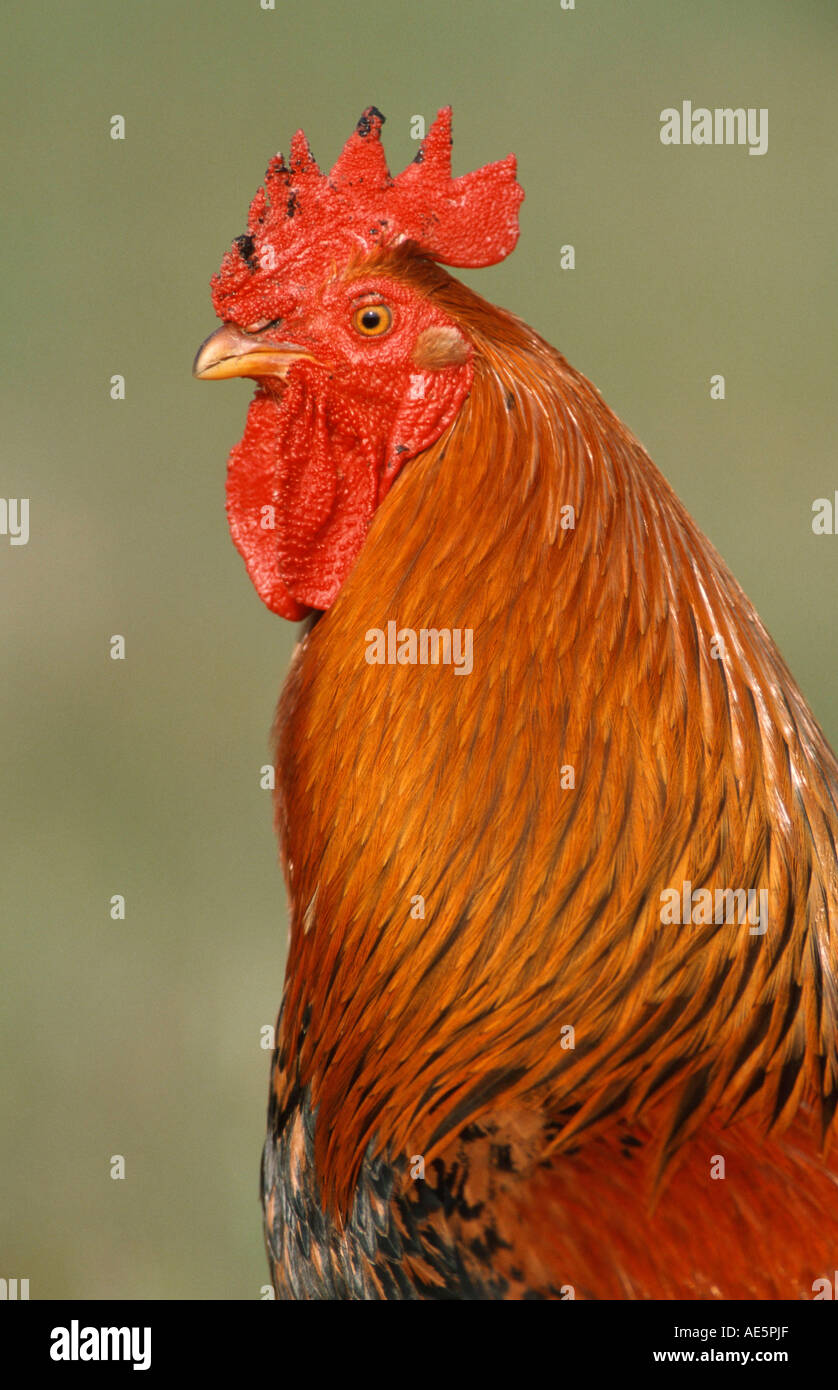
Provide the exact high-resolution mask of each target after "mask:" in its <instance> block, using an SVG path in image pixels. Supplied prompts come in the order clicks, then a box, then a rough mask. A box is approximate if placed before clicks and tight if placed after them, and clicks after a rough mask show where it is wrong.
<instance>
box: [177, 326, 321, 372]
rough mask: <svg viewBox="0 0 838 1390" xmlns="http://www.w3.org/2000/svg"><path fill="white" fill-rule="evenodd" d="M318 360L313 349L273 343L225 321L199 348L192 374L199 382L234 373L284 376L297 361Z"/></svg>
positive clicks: (293, 344) (292, 344)
mask: <svg viewBox="0 0 838 1390" xmlns="http://www.w3.org/2000/svg"><path fill="white" fill-rule="evenodd" d="M304 360H305V361H309V362H314V361H316V358H314V357H312V355H311V353H310V352H306V351H305V349H304V348H301V347H298V346H297V345H296V344H295V343H269V342H268V340H267V338H260V337H259V335H258V334H256V333H242V332H241V330H240V329H238V328H234V327H233V325H232V324H230V323H225V324H224V326H223V328H219V329H217V330H216V332H215V333H211V334H210V336H209V337H208V338H207V340H206V342H203V343H202V344H201V346H200V347H199V348H198V353H197V356H196V358H195V361H194V362H193V364H192V375H193V376H194V377H197V378H198V380H199V381H221V380H223V379H224V378H226V377H233V376H252V377H260V376H279V377H284V376H285V374H286V372H287V371H288V368H289V367H290V366H291V365H292V363H294V362H300V361H304Z"/></svg>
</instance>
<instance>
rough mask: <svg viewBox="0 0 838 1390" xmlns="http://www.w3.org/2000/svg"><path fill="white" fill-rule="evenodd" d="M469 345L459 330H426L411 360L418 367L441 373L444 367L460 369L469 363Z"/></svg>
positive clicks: (421, 335) (415, 347)
mask: <svg viewBox="0 0 838 1390" xmlns="http://www.w3.org/2000/svg"><path fill="white" fill-rule="evenodd" d="M469 352H470V348H469V344H468V342H467V341H466V339H465V338H464V337H463V335H462V333H461V332H460V331H459V329H457V328H453V327H451V328H446V327H445V326H444V325H442V324H440V326H439V327H437V328H425V329H423V331H422V332H421V333H420V334H419V337H418V338H417V339H416V343H415V344H414V348H413V352H412V353H411V358H412V360H413V361H414V362H415V364H416V366H417V367H425V368H427V369H428V370H429V371H439V370H440V369H441V368H442V367H459V366H461V365H462V363H463V362H467V361H468V357H469Z"/></svg>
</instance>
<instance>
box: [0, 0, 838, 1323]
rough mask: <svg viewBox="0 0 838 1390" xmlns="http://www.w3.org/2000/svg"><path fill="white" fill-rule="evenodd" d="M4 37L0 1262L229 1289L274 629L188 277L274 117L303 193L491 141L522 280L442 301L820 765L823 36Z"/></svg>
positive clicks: (579, 12) (826, 328)
mask: <svg viewBox="0 0 838 1390" xmlns="http://www.w3.org/2000/svg"><path fill="white" fill-rule="evenodd" d="M2 22H3V28H4V29H5V30H6V38H5V41H4V47H5V49H6V58H5V63H6V65H7V73H6V78H5V81H4V95H3V101H4V108H5V109H4V111H3V130H4V136H5V138H4V142H3V143H4V146H5V150H4V154H3V162H4V165H5V169H4V174H5V178H4V186H5V189H6V192H5V197H4V208H3V217H4V221H5V228H4V232H3V243H2V246H3V260H4V263H5V276H4V279H5V285H4V289H5V299H6V309H5V321H4V327H5V339H6V351H5V353H4V356H3V369H2V377H0V389H1V390H2V398H3V420H4V424H3V467H2V478H1V479H0V481H2V487H0V492H2V494H3V495H5V496H7V497H29V498H30V499H31V518H30V526H31V537H30V541H29V544H28V545H27V546H20V547H10V546H9V544H8V542H7V540H6V539H5V538H3V537H0V579H1V580H2V605H1V606H0V624H1V625H2V656H3V681H2V689H0V700H2V708H3V719H4V724H3V729H4V735H3V739H2V760H3V769H2V787H3V793H4V796H3V802H4V812H5V828H4V834H3V840H2V844H3V857H2V890H1V891H2V924H3V941H4V950H3V966H2V990H3V1007H2V1017H1V1018H0V1028H2V1056H3V1067H2V1091H3V1107H2V1116H1V1117H0V1128H1V1129H2V1136H1V1137H0V1145H2V1150H1V1151H0V1159H1V1165H0V1178H1V1179H2V1186H1V1187H0V1190H2V1214H1V1216H2V1226H1V1227H0V1276H3V1277H6V1278H10V1277H17V1278H29V1280H30V1295H31V1297H32V1298H46V1297H57V1298H68V1297H83V1298H101V1297H116V1298H136V1297H150V1298H258V1297H259V1296H260V1289H261V1287H262V1285H264V1284H265V1283H266V1282H267V1271H266V1265H265V1261H264V1256H263V1252H262V1244H261V1229H260V1220H261V1217H260V1210H259V1206H258V1200H257V1184H258V1167H259V1155H260V1150H261V1144H262V1135H263V1130H264V1111H265V1101H266V1093H267V1081H268V1054H267V1053H266V1052H264V1051H262V1050H261V1048H260V1028H261V1027H262V1026H263V1025H265V1024H271V1023H273V1021H274V1018H275V1014H276V1010H277V1006H278V1002H279V998H280V991H281V985H282V970H283V950H284V933H285V913H284V894H283V887H282V882H281V877H280V874H279V870H278V868H277V864H276V851H275V847H274V840H273V834H272V827H271V811H270V798H269V794H268V793H267V792H264V791H262V790H260V788H259V768H260V766H261V765H262V763H264V762H265V761H266V759H267V757H268V731H269V727H270V723H271V718H272V714H273V708H274V704H275V701H276V696H277V691H278V689H279V685H280V682H281V680H282V677H283V673H284V671H285V669H286V666H287V663H288V659H289V655H290V652H291V648H292V643H293V641H294V634H295V629H294V628H293V627H292V626H291V625H290V624H285V623H283V622H282V621H281V620H279V619H278V618H275V617H273V616H272V615H271V614H270V613H269V612H268V611H267V609H265V608H263V607H262V605H261V604H260V602H259V600H258V598H257V597H256V594H255V592H254V590H253V589H252V588H251V586H250V582H249V581H248V579H247V577H246V575H245V571H244V567H243V565H242V563H241V561H240V560H239V558H238V556H237V555H236V554H235V552H234V550H233V547H232V545H231V543H230V541H229V537H228V534H227V527H226V521H225V515H224V469H225V459H226V455H227V451H228V449H229V448H230V446H231V445H232V444H233V443H234V442H235V441H236V440H237V439H238V437H239V436H240V434H241V432H242V429H243V425H244V419H245V413H246V407H247V403H248V400H249V398H250V394H251V389H252V388H251V385H250V383H227V384H224V385H212V386H207V385H205V384H199V383H196V382H193V381H192V380H191V378H190V366H191V362H192V357H193V354H194V352H195V349H196V348H197V346H198V344H199V342H200V341H201V340H202V339H203V338H204V337H205V336H206V334H207V333H208V332H209V331H210V330H211V328H212V327H213V323H214V319H213V315H212V309H211V305H210V300H209V292H208V280H209V277H210V275H211V274H212V272H213V271H214V270H215V269H216V268H217V266H218V263H219V261H220V259H221V255H222V253H223V252H224V251H225V250H226V248H227V246H228V245H229V242H230V240H231V238H232V237H233V236H235V235H237V234H238V233H239V232H241V231H242V230H243V229H244V226H245V216H246V211H247V206H248V202H249V200H250V198H251V196H252V194H253V193H254V192H255V190H256V188H257V186H258V184H259V181H260V179H261V177H262V174H263V171H264V168H265V165H266V163H267V160H268V158H269V156H270V155H271V154H272V153H274V151H275V150H276V149H278V148H283V149H285V150H286V151H287V148H288V144H289V140H290V136H291V134H292V133H293V131H294V130H295V129H296V128H297V127H298V126H301V125H302V126H304V127H305V130H306V132H307V134H308V136H309V139H310V141H311V144H312V147H313V149H314V152H315V154H316V155H317V157H318V158H319V160H320V161H321V163H322V164H325V165H327V166H328V165H330V164H331V163H332V161H333V160H334V159H335V158H336V156H337V154H338V152H339V150H340V147H341V145H342V143H343V141H344V139H345V138H346V137H347V136H348V135H349V133H350V132H351V130H352V128H353V125H354V123H355V121H356V119H357V117H358V115H359V114H360V112H361V110H362V109H363V108H364V107H365V106H366V105H368V104H369V103H371V102H372V103H374V104H375V105H377V106H378V107H379V108H380V109H381V110H382V111H384V113H385V115H386V116H387V118H388V121H387V125H386V127H385V131H384V135H385V142H386V147H387V151H388V155H389V158H390V163H391V167H392V168H393V170H394V172H395V171H397V170H399V169H401V168H402V167H403V166H404V165H405V164H406V163H407V162H408V161H409V160H410V159H411V158H412V156H413V154H414V153H415V148H416V147H415V144H414V143H413V142H412V141H411V139H410V118H411V117H412V116H413V115H416V114H422V115H424V116H425V118H426V119H427V120H429V119H430V118H432V117H433V115H434V114H435V113H436V111H437V109H438V107H440V106H442V105H444V104H446V103H449V102H450V103H451V104H452V105H453V108H454V119H455V126H454V129H455V141H454V159H455V172H456V173H462V172H465V171H466V170H469V169H472V168H474V167H476V166H477V165H480V164H482V163H484V162H486V161H488V160H492V159H496V158H499V157H501V156H503V155H505V154H507V153H508V152H509V151H510V150H513V151H514V152H515V153H516V154H517V156H518V160H519V175H520V179H521V182H522V183H523V185H524V187H525V189H526V192H527V199H526V202H525V203H524V206H523V210H522V236H521V240H520V242H519V245H518V249H517V250H516V252H515V254H514V255H513V256H512V257H511V259H510V260H509V261H508V262H506V263H505V264H504V265H501V266H498V267H495V268H493V269H490V270H485V271H478V272H474V273H471V274H469V273H467V274H464V276H463V278H464V279H467V280H468V281H469V283H471V284H473V285H474V286H475V288H478V289H479V290H480V291H481V293H483V294H484V295H486V296H487V297H489V298H491V299H494V300H495V301H497V302H498V303H500V304H503V305H505V306H506V307H508V308H510V309H512V310H514V311H515V312H516V313H518V314H520V315H521V316H522V317H524V318H525V319H527V320H529V321H530V322H531V323H532V324H533V325H534V326H535V327H536V328H537V329H538V330H539V331H540V332H541V333H543V334H544V335H545V336H546V337H547V338H549V339H550V340H551V341H553V342H554V343H555V344H556V345H557V346H558V347H559V348H561V350H562V351H563V352H564V353H565V354H566V355H567V356H568V357H569V358H570V360H571V361H572V362H573V363H574V364H575V365H576V366H577V367H579V368H581V369H582V370H583V371H584V372H585V373H586V374H587V375H588V376H589V377H590V378H591V379H592V380H593V381H594V382H595V383H596V384H597V386H598V387H599V388H600V390H601V391H602V392H603V394H604V395H605V397H606V399H607V400H608V401H609V403H610V404H611V405H612V406H613V407H614V408H615V409H616V410H617V411H618V413H619V414H620V415H621V416H622V417H623V419H624V420H625V421H626V423H627V424H628V425H629V426H630V427H631V428H632V429H633V430H634V431H635V433H636V434H637V435H638V436H639V438H640V439H641V440H642V441H643V443H644V444H645V445H646V446H647V448H648V449H649V451H650V452H651V454H652V456H653V458H654V459H655V461H656V462H657V464H658V466H659V467H660V468H661V469H662V471H663V472H664V473H665V474H666V476H667V477H668V478H669V479H670V480H671V481H672V483H673V484H674V486H675V488H676V490H677V491H678V492H679V493H680V495H681V497H682V498H683V499H684V501H685V502H686V503H687V505H688V507H689V508H690V510H691V511H692V512H693V514H694V515H695V517H696V518H697V520H698V521H699V523H700V524H701V525H702V526H703V528H704V529H705V531H706V532H707V533H708V534H709V536H710V537H711V539H712V540H713V541H714V542H715V544H716V545H717V547H718V548H719V549H720V550H721V552H722V554H723V555H724V556H725V557H726V558H727V560H728V561H729V563H730V564H731V566H732V568H733V570H734V572H735V574H736V575H737V577H738V578H739V580H740V581H741V583H742V584H743V585H744V587H745V589H746V590H747V592H748V593H749V594H750V596H751V597H752V599H753V600H754V602H755V603H756V605H757V608H758V609H759V611H760V613H761V615H762V617H763V619H764V620H765V622H766V624H767V626H768V627H769V629H770V631H771V632H772V633H773V635H774V637H775V638H776V640H777V642H778V643H779V646H780V648H781V650H782V651H783V653H784V655H785V656H786V659H787V660H788V662H789V664H790V666H791V667H792V670H793V671H794V672H795V675H796V676H797V679H798V681H799V682H800V684H801V686H802V688H803V690H804V692H805V693H806V695H807V696H808V698H809V699H810V701H811V704H812V706H813V708H814V711H815V714H816V716H817V717H818V718H819V720H820V721H821V723H822V724H823V726H824V728H825V730H826V733H827V736H828V737H829V738H830V740H831V742H832V743H833V745H834V746H835V745H838V679H836V665H838V663H836V659H835V653H836V651H838V601H836V599H837V597H838V594H837V592H836V577H838V536H836V537H826V536H823V537H815V536H813V534H812V530H811V515H812V514H811V505H812V501H813V499H814V498H816V497H822V496H827V497H832V495H833V493H834V491H835V489H836V488H838V466H836V460H835V446H834V440H835V433H836V420H835V413H836V412H835V400H836V390H835V384H834V373H835V350H834V345H835V324H836V317H837V316H836V308H837V307H838V305H836V275H835V256H836V236H835V233H836V186H837V184H836V172H838V171H836V166H835V138H834V137H835V129H836V125H838V93H836V83H835V72H836V56H837V55H836V49H838V45H837V44H836V36H838V19H837V18H836V11H835V9H834V6H832V5H830V4H828V3H827V2H826V0H820V3H817V4H816V3H812V2H811V0H810V2H809V3H806V0H799V2H798V3H795V4H789V3H788V0H738V3H737V4H736V5H732V4H731V3H730V0H706V2H705V3H703V4H701V5H682V6H676V5H674V4H673V3H672V0H632V3H631V4H627V3H625V0H604V3H595V0H577V4H576V8H575V9H574V10H573V11H563V10H562V9H561V8H560V6H559V3H558V0H552V3H547V0H542V2H541V3H533V0H529V3H520V4H518V5H510V4H508V3H505V2H504V3H480V4H478V3H473V0H457V3H456V4H451V3H450V0H426V2H425V3H422V4H418V3H417V4H409V5H406V4H394V3H386V0H366V3H365V4H364V5H361V6H347V5H339V4H336V3H326V2H325V0H306V3H305V4H299V5H293V6H292V5H288V4H286V3H283V0H278V3H277V6H276V9H275V10H273V11H271V10H263V9H261V7H260V3H259V0H223V3H222V0H200V3H198V0H193V2H192V3H189V0H180V2H179V3H172V0H143V3H142V4H139V3H134V4H132V3H125V0H123V3H118V2H116V0H99V2H98V3H97V2H96V0H87V2H86V3H79V2H77V3H72V2H70V3H67V2H66V0H65V3H47V4H44V5H36V6H32V5H31V4H30V3H18V2H17V0H15V2H14V3H9V0H6V3H5V5H4V6H3V15H2ZM684 99H690V100H692V102H693V104H694V105H706V106H710V107H714V106H740V105H741V106H746V107H748V106H753V107H767V108H768V111H769V126H768V139H769V143H768V152H767V154H766V155H764V156H763V157H754V156H749V155H748V153H747V151H746V149H745V148H741V147H733V148H680V149H679V148H665V147H664V146H662V145H661V143H660V140H659V129H660V123H659V114H660V111H661V110H662V108H664V107H667V106H680V103H681V101H682V100H684ZM114 114H120V115H122V116H124V117H125V121H126V139H125V140H124V141H122V142H116V141H113V140H111V139H110V137H109V121H110V117H111V116H112V115H114ZM564 243H572V244H573V245H574V246H575V248H576V257H577V268H576V270H575V271H573V272H561V271H560V270H559V268H558V250H559V247H560V246H561V245H562V244H564ZM715 372H721V373H723V374H724V375H725V377H726V380H727V399H726V400H725V401H724V402H721V403H715V402H712V401H711V400H710V396H709V377H710V375H711V373H715ZM115 373H121V374H124V376H125V378H126V383H127V386H126V399H125V401H124V402H119V403H115V402H113V401H112V400H111V399H110V395H109V383H110V378H111V376H112V375H113V374H115ZM113 633H120V634H123V635H124V636H125V639H126V643H127V659H126V660H125V661H124V662H113V661H111V660H110V659H109V656H108V642H109V638H110V636H111V634H113ZM115 893H122V894H124V895H125V898H126V902H127V915H126V920H125V921H124V922H114V921H112V920H111V918H110V915H109V900H110V898H111V895H112V894H115ZM117 1153H118V1154H123V1155H124V1156H125V1160H126V1179H125V1180H124V1181H113V1180H112V1179H111V1177H110V1176H109V1160H110V1156H111V1155H112V1154H117Z"/></svg>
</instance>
